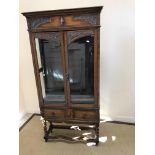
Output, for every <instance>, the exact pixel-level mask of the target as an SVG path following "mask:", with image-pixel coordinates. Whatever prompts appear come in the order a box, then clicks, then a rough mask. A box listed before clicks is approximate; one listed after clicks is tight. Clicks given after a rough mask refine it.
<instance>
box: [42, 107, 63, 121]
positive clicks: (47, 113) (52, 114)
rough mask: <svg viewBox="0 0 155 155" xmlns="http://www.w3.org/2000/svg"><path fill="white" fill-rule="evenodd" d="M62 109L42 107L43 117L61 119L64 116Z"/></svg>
mask: <svg viewBox="0 0 155 155" xmlns="http://www.w3.org/2000/svg"><path fill="white" fill-rule="evenodd" d="M64 114H65V113H64V110H59V109H44V117H45V118H51V119H62V118H64V116H65V115H64Z"/></svg>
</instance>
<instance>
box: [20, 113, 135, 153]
mask: <svg viewBox="0 0 155 155" xmlns="http://www.w3.org/2000/svg"><path fill="white" fill-rule="evenodd" d="M75 132H76V131H70V130H69V131H68V130H65V131H64V130H54V133H55V134H62V133H63V134H65V135H69V136H73V135H74V134H75ZM85 132H86V131H85ZM87 132H88V131H87ZM78 134H79V133H78ZM75 136H76V135H75ZM99 139H100V143H99V145H98V146H93V143H79V142H78V143H69V142H64V141H53V142H47V143H45V141H44V139H43V126H42V123H41V121H40V116H34V117H33V118H32V119H31V120H30V121H29V122H28V123H27V124H26V125H25V126H24V127H23V128H22V129H21V131H20V133H19V142H20V144H19V148H20V151H19V154H20V155H134V152H135V126H134V125H125V124H116V123H109V122H101V123H100V138H99Z"/></svg>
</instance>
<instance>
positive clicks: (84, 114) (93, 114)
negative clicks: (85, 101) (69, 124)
mask: <svg viewBox="0 0 155 155" xmlns="http://www.w3.org/2000/svg"><path fill="white" fill-rule="evenodd" d="M72 118H73V119H79V120H97V111H87V110H86V111H83V110H81V111H80V110H73V111H72Z"/></svg>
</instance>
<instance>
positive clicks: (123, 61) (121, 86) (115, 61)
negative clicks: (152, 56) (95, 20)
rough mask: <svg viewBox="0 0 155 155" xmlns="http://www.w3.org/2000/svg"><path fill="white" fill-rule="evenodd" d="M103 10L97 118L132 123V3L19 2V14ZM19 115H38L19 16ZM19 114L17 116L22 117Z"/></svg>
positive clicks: (103, 0) (85, 0)
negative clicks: (78, 9)
mask: <svg viewBox="0 0 155 155" xmlns="http://www.w3.org/2000/svg"><path fill="white" fill-rule="evenodd" d="M100 5H101V6H104V8H103V10H102V13H101V26H102V27H101V42H100V44H101V47H100V49H101V51H100V52H101V60H100V65H101V67H100V79H101V81H100V105H101V116H108V117H111V118H112V119H114V120H120V121H130V122H134V117H135V115H134V111H135V110H134V0H76V1H75V0H67V1H66V0H56V1H51V0H20V8H19V9H20V13H21V12H28V11H42V10H54V9H64V8H77V7H90V6H100ZM19 19H20V85H21V86H22V94H21V96H22V97H21V98H20V107H21V108H20V109H21V110H20V113H22V114H23V113H24V112H25V111H26V112H29V113H34V112H39V106H38V99H37V90H36V85H35V78H34V72H33V65H32V58H31V52H30V44H29V37H28V32H27V25H26V19H25V17H24V16H22V15H21V14H20V17H19ZM22 114H21V115H22Z"/></svg>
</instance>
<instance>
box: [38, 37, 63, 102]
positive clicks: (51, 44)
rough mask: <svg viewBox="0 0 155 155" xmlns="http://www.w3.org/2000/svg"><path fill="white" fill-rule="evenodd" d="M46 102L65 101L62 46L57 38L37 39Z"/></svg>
mask: <svg viewBox="0 0 155 155" xmlns="http://www.w3.org/2000/svg"><path fill="white" fill-rule="evenodd" d="M35 42H36V50H37V57H38V65H39V70H40V80H41V86H42V94H43V98H44V102H45V103H64V78H63V69H62V61H61V47H60V42H59V40H58V39H57V38H52V39H39V38H36V39H35Z"/></svg>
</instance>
